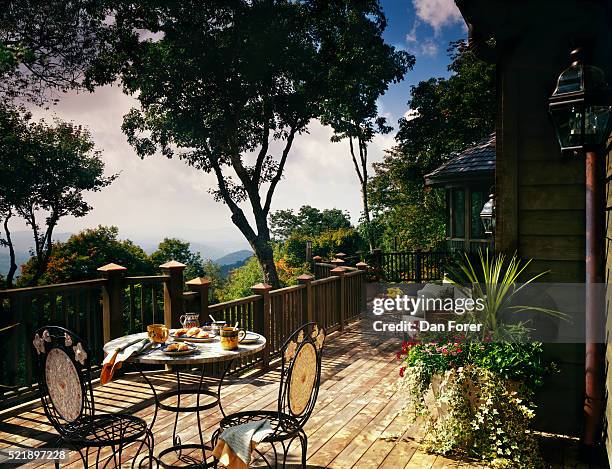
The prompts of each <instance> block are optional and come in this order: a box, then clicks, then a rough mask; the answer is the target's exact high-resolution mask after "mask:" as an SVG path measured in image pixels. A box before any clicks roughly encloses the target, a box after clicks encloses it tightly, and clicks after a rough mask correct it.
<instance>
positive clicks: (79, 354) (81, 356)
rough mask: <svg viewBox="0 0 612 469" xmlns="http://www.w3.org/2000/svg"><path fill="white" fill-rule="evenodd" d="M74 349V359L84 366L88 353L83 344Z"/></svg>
mask: <svg viewBox="0 0 612 469" xmlns="http://www.w3.org/2000/svg"><path fill="white" fill-rule="evenodd" d="M72 349H73V350H74V359H75V360H76V361H78V362H79V363H80V364H81V365H83V366H84V365H85V360H87V352H85V350H84V349H83V345H81V342H79V343H78V344H76V347H72Z"/></svg>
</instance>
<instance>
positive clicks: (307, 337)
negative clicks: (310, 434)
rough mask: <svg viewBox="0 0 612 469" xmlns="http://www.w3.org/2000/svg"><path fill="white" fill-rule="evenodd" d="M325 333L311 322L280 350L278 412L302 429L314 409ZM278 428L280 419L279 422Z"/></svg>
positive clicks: (300, 329)
mask: <svg viewBox="0 0 612 469" xmlns="http://www.w3.org/2000/svg"><path fill="white" fill-rule="evenodd" d="M324 343H325V330H324V329H323V328H322V327H320V326H319V325H318V324H316V323H314V322H310V323H307V324H304V325H303V326H301V327H300V328H298V329H297V330H296V331H295V332H293V334H291V336H290V337H289V339H287V341H286V342H285V344H284V345H283V347H282V349H281V353H282V356H281V385H280V391H279V396H278V411H279V413H281V415H282V414H285V415H289V416H291V417H292V418H293V419H295V421H297V423H298V426H299V428H302V427H303V426H304V424H305V423H306V421H307V420H308V418H309V417H310V414H311V413H312V411H313V409H314V406H315V404H316V402H317V396H318V394H319V385H320V383H321V357H322V354H323V344H324ZM279 420H280V421H281V425H282V422H283V419H282V418H280V419H279Z"/></svg>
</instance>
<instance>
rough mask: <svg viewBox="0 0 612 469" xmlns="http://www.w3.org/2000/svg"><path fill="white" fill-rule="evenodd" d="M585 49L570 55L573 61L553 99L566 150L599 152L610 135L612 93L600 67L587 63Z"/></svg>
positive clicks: (559, 135)
mask: <svg viewBox="0 0 612 469" xmlns="http://www.w3.org/2000/svg"><path fill="white" fill-rule="evenodd" d="M581 52H582V51H581V49H575V50H573V51H572V53H571V54H570V56H571V58H572V60H573V62H572V64H571V65H570V66H569V68H567V69H565V70H564V71H563V73H561V75H559V79H558V80H557V88H556V89H555V91H554V92H553V94H552V96H551V97H550V99H549V105H548V109H549V112H550V116H551V117H552V121H553V125H554V128H555V132H556V134H557V140H558V141H559V145H560V146H561V151H562V152H563V153H568V152H570V153H578V152H581V151H583V150H584V151H589V150H592V151H598V150H600V149H602V148H605V144H606V142H607V140H608V136H609V135H610V130H611V125H612V119H610V111H611V109H612V94H611V90H610V88H608V85H607V83H606V77H605V74H604V72H603V70H601V69H600V68H598V67H594V66H592V65H585V64H584V63H583V61H582V57H581V55H582V54H581Z"/></svg>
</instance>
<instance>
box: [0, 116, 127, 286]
mask: <svg viewBox="0 0 612 469" xmlns="http://www.w3.org/2000/svg"><path fill="white" fill-rule="evenodd" d="M0 167H2V174H1V175H0V218H2V221H3V231H4V239H3V240H2V244H4V245H6V246H8V248H9V254H10V258H11V267H10V270H9V273H8V275H7V278H6V283H7V286H9V287H10V286H11V285H12V283H13V278H14V274H15V271H16V270H17V266H16V261H15V252H14V249H13V244H12V240H11V232H10V228H9V221H10V219H11V218H12V217H14V216H19V217H20V218H22V219H23V220H24V221H25V222H26V224H27V225H28V226H29V227H30V228H31V230H32V236H33V245H34V248H33V257H34V266H35V267H34V268H33V273H32V275H31V277H30V281H31V282H30V283H31V284H34V283H36V282H37V281H38V279H39V278H40V277H41V276H42V275H43V274H44V272H45V269H46V267H47V263H48V262H49V258H50V255H51V249H52V241H53V231H54V229H55V227H56V226H57V224H58V222H59V221H60V219H62V218H63V217H66V216H73V217H82V216H85V215H86V214H87V213H89V212H90V211H91V209H92V207H91V206H90V205H89V204H88V203H87V202H86V201H85V199H84V195H85V193H86V192H92V191H93V192H95V191H99V190H101V189H102V188H103V187H106V186H107V185H109V184H110V183H111V182H112V181H113V180H114V179H115V177H116V176H114V175H113V176H104V162H103V161H102V159H101V157H100V153H99V152H98V151H97V150H96V149H95V148H94V143H93V141H92V140H91V136H90V134H89V132H88V131H87V130H86V129H84V128H81V127H79V126H76V125H74V124H71V123H66V122H61V121H56V122H55V123H54V124H53V125H49V124H47V123H46V122H45V121H40V122H35V121H32V120H31V115H30V114H28V113H27V112H24V111H22V110H19V109H16V108H13V107H10V106H0Z"/></svg>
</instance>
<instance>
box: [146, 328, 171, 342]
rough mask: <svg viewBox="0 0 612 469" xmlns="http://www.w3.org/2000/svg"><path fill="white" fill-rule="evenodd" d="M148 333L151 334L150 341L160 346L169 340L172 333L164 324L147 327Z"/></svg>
mask: <svg viewBox="0 0 612 469" xmlns="http://www.w3.org/2000/svg"><path fill="white" fill-rule="evenodd" d="M147 333H148V334H149V339H150V340H151V341H153V342H157V343H158V344H163V343H164V342H166V341H167V340H168V335H169V334H170V331H169V330H168V328H167V327H166V326H165V325H163V324H151V325H150V326H147Z"/></svg>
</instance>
